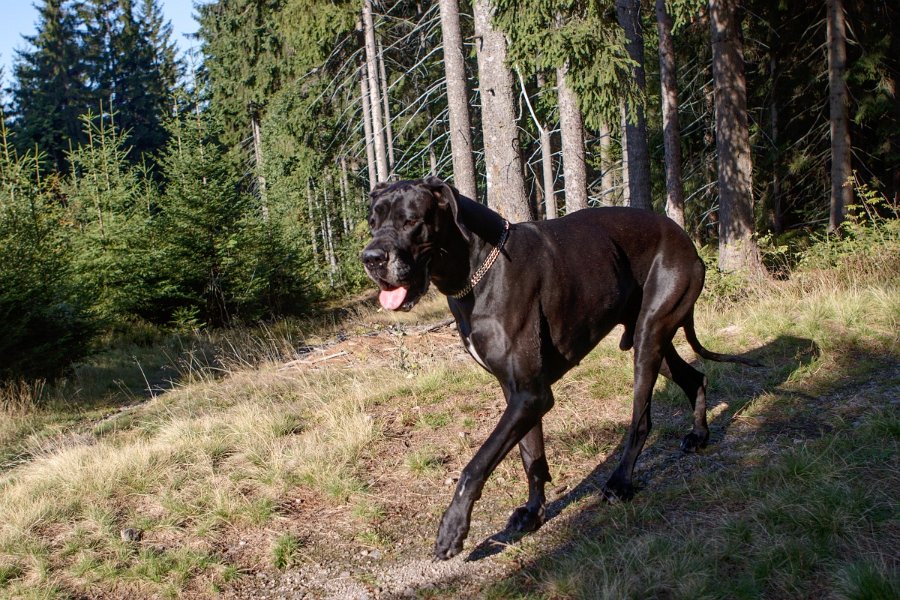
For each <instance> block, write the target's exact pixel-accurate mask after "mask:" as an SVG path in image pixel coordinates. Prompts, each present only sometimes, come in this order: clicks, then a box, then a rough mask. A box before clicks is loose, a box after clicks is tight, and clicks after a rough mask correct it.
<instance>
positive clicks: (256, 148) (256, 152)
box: [250, 109, 269, 223]
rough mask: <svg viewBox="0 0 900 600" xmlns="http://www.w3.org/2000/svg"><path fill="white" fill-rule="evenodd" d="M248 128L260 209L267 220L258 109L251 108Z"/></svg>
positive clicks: (267, 220) (267, 211) (264, 220)
mask: <svg viewBox="0 0 900 600" xmlns="http://www.w3.org/2000/svg"><path fill="white" fill-rule="evenodd" d="M250 128H251V130H252V131H253V159H254V162H255V163H256V186H257V192H259V203H260V205H261V210H262V220H263V222H264V223H268V222H269V199H268V194H267V192H266V176H265V174H264V173H263V154H262V133H261V132H260V128H259V111H258V110H256V109H251V113H250Z"/></svg>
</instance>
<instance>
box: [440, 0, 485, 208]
mask: <svg viewBox="0 0 900 600" xmlns="http://www.w3.org/2000/svg"><path fill="white" fill-rule="evenodd" d="M440 4H441V6H440V8H441V33H442V36H443V39H444V71H445V74H446V81H447V108H448V112H449V116H450V152H451V154H452V155H453V183H454V184H455V185H456V188H457V189H458V190H459V191H460V193H462V195H463V196H467V197H468V198H473V199H477V198H478V187H477V184H476V179H475V155H474V153H473V152H472V123H471V120H470V119H469V91H468V89H467V87H466V64H465V60H464V59H463V42H462V33H461V32H460V28H459V2H458V0H440Z"/></svg>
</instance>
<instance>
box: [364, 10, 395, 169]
mask: <svg viewBox="0 0 900 600" xmlns="http://www.w3.org/2000/svg"><path fill="white" fill-rule="evenodd" d="M362 15H363V32H364V34H365V42H366V43H365V46H366V71H367V72H368V75H369V95H370V96H371V101H370V107H371V109H372V134H373V135H374V139H375V166H376V167H377V170H378V181H387V180H388V175H389V171H388V161H387V148H386V147H385V143H384V115H383V114H382V105H381V98H380V95H381V94H380V93H379V90H380V89H381V88H380V87H379V85H378V48H377V45H376V44H375V20H374V19H373V18H372V0H365V2H363V9H362Z"/></svg>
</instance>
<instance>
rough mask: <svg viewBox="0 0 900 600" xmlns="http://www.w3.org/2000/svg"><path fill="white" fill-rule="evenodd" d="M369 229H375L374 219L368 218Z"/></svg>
mask: <svg viewBox="0 0 900 600" xmlns="http://www.w3.org/2000/svg"><path fill="white" fill-rule="evenodd" d="M369 229H375V217H369Z"/></svg>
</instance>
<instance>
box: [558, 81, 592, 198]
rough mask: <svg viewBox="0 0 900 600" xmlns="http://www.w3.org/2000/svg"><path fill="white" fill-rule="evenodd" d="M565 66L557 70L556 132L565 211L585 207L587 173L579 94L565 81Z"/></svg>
mask: <svg viewBox="0 0 900 600" xmlns="http://www.w3.org/2000/svg"><path fill="white" fill-rule="evenodd" d="M567 71H568V67H567V66H563V67H560V68H558V69H557V70H556V85H557V90H558V94H559V132H560V138H561V140H562V156H563V179H565V190H566V214H570V213H573V212H575V211H576V210H581V209H582V208H587V205H588V204H587V172H586V169H585V166H584V124H583V119H582V117H581V109H580V108H578V96H577V95H576V94H575V92H574V91H572V88H571V87H570V86H569V84H568V82H567V81H566V72H567Z"/></svg>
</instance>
